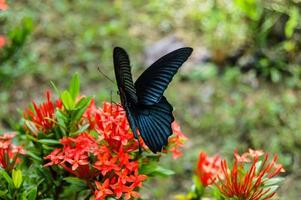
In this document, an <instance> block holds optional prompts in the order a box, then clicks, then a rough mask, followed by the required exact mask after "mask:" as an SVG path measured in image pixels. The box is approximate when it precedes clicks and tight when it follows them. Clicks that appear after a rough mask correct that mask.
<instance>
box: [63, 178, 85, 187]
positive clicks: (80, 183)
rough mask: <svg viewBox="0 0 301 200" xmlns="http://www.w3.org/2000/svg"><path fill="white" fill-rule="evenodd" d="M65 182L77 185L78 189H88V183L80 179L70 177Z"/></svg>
mask: <svg viewBox="0 0 301 200" xmlns="http://www.w3.org/2000/svg"><path fill="white" fill-rule="evenodd" d="M64 180H65V181H67V182H68V183H70V184H73V185H76V186H78V187H82V188H86V187H87V185H86V183H85V182H84V181H83V180H81V179H79V178H77V177H71V176H70V177H66V178H64Z"/></svg>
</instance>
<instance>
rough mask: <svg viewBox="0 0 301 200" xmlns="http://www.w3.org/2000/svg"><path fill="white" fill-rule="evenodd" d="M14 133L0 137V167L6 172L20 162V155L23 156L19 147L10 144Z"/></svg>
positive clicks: (23, 152)
mask: <svg viewBox="0 0 301 200" xmlns="http://www.w3.org/2000/svg"><path fill="white" fill-rule="evenodd" d="M15 135H16V134H15V133H11V134H8V133H4V134H3V135H0V167H2V168H3V169H4V170H6V171H10V170H12V169H14V167H15V165H16V163H18V162H20V158H19V156H20V155H25V151H24V149H23V148H22V147H21V146H16V145H14V144H13V143H12V139H13V138H14V137H15Z"/></svg>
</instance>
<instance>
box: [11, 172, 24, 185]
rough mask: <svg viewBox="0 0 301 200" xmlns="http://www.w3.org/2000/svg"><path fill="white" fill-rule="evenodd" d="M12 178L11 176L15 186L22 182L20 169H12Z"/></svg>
mask: <svg viewBox="0 0 301 200" xmlns="http://www.w3.org/2000/svg"><path fill="white" fill-rule="evenodd" d="M12 178H13V182H14V185H15V187H16V188H19V187H20V186H21V184H22V181H23V179H22V171H21V170H19V169H16V170H15V169H13V172H12Z"/></svg>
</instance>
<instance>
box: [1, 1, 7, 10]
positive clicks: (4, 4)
mask: <svg viewBox="0 0 301 200" xmlns="http://www.w3.org/2000/svg"><path fill="white" fill-rule="evenodd" d="M7 8H8V5H7V4H6V0H0V10H6V9H7Z"/></svg>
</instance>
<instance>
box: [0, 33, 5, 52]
mask: <svg viewBox="0 0 301 200" xmlns="http://www.w3.org/2000/svg"><path fill="white" fill-rule="evenodd" d="M5 43H6V39H5V37H4V36H2V35H0V49H1V48H2V47H4V46H5Z"/></svg>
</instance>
